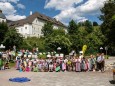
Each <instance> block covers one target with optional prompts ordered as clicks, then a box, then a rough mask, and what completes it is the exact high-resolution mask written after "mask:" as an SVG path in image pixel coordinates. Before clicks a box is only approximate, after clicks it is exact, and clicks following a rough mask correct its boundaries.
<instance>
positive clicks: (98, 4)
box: [0, 0, 106, 25]
mask: <svg viewBox="0 0 115 86" xmlns="http://www.w3.org/2000/svg"><path fill="white" fill-rule="evenodd" d="M105 1H106V0H0V9H1V10H2V11H3V13H4V14H5V16H6V18H7V19H8V20H12V21H16V20H20V19H24V18H26V17H28V16H29V15H30V12H31V11H32V13H34V12H39V13H41V14H45V15H47V16H49V17H52V18H56V19H57V20H59V21H61V22H62V23H64V24H66V25H68V23H69V22H70V21H71V20H72V19H73V20H74V21H76V22H82V21H85V20H90V21H92V22H93V21H96V22H98V23H99V24H101V23H102V21H100V20H99V18H98V17H99V16H100V14H101V12H100V9H101V8H102V7H103V6H104V2H105Z"/></svg>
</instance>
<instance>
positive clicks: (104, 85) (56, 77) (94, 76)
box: [0, 69, 115, 86]
mask: <svg viewBox="0 0 115 86" xmlns="http://www.w3.org/2000/svg"><path fill="white" fill-rule="evenodd" d="M15 77H28V78H30V79H31V81H30V82H26V83H17V82H10V81H9V78H15ZM111 80H112V72H111V71H106V72H105V73H101V72H81V73H78V72H77V73H76V72H19V71H16V70H14V69H10V70H5V71H0V86H115V84H114V85H113V84H110V82H109V81H111Z"/></svg>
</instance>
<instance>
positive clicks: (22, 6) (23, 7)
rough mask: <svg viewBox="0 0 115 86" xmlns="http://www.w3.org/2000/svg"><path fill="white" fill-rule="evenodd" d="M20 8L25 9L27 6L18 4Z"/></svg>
mask: <svg viewBox="0 0 115 86" xmlns="http://www.w3.org/2000/svg"><path fill="white" fill-rule="evenodd" d="M17 7H18V8H21V9H25V6H24V5H23V4H17Z"/></svg>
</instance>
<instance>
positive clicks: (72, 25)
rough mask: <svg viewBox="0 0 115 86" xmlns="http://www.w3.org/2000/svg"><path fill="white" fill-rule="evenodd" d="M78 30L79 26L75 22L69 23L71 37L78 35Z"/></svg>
mask: <svg viewBox="0 0 115 86" xmlns="http://www.w3.org/2000/svg"><path fill="white" fill-rule="evenodd" d="M77 29H78V27H77V24H76V23H75V21H74V20H71V21H70V22H69V26H68V33H69V34H70V35H73V34H76V33H77Z"/></svg>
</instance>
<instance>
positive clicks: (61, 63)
mask: <svg viewBox="0 0 115 86" xmlns="http://www.w3.org/2000/svg"><path fill="white" fill-rule="evenodd" d="M16 69H17V70H19V71H20V72H30V71H33V72H53V71H56V72H59V71H63V72H64V71H75V72H86V71H102V72H103V71H104V54H97V56H94V55H90V58H85V57H79V56H71V57H68V58H64V57H49V58H47V59H42V58H29V57H25V58H24V57H20V56H17V57H16Z"/></svg>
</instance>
